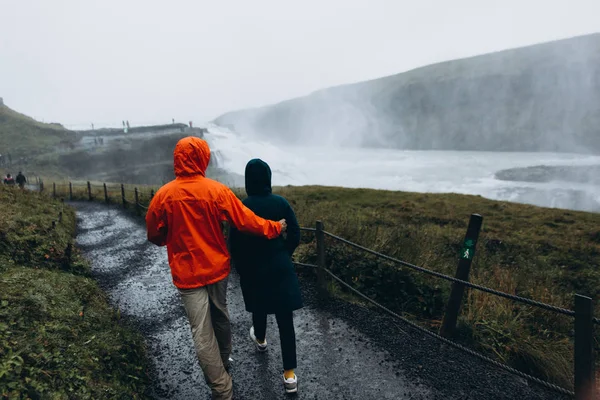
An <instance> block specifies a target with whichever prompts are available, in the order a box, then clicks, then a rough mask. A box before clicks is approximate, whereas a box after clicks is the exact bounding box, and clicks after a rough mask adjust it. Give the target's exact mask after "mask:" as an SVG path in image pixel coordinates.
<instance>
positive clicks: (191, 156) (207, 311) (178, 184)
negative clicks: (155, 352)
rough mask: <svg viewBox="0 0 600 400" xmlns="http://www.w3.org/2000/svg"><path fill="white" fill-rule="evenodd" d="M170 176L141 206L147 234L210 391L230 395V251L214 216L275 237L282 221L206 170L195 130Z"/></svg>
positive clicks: (179, 149) (178, 151)
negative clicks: (161, 251) (163, 263)
mask: <svg viewBox="0 0 600 400" xmlns="http://www.w3.org/2000/svg"><path fill="white" fill-rule="evenodd" d="M173 157H174V164H175V176H176V179H175V180H173V181H171V182H169V183H167V184H166V185H165V186H163V187H162V188H160V189H159V190H158V192H156V194H155V196H154V197H153V199H152V202H151V203H150V206H149V208H148V213H147V214H146V228H147V233H148V240H149V241H150V242H152V243H154V244H156V245H158V246H165V245H166V246H167V252H168V255H169V265H170V267H171V274H172V276H173V283H174V284H175V286H176V287H177V288H178V290H179V294H180V296H181V300H182V302H183V305H184V308H185V311H186V314H187V317H188V320H189V322H190V327H191V330H192V338H193V341H194V346H195V349H196V355H197V356H198V360H199V361H200V366H201V367H202V371H203V373H204V377H205V379H206V382H207V383H208V385H209V386H210V388H211V391H212V396H213V399H226V400H228V399H231V398H232V393H233V389H232V383H231V376H230V375H229V374H228V373H227V369H228V367H229V362H230V361H229V360H230V359H229V356H230V354H231V326H230V322H229V313H228V311H227V302H226V293H227V278H228V276H229V272H230V269H231V267H230V256H229V252H228V251H227V244H226V242H225V238H224V235H223V227H222V223H223V222H225V221H228V222H229V223H231V224H232V225H233V226H235V227H236V228H237V229H239V230H240V231H241V232H244V233H250V234H254V235H260V236H264V237H267V238H270V239H273V238H276V237H278V236H279V235H280V234H281V233H282V232H283V231H285V229H286V221H285V220H284V219H281V220H280V221H279V222H275V221H267V220H265V219H263V218H260V217H258V216H256V215H255V214H254V213H253V212H252V211H250V210H249V209H248V208H247V207H245V206H244V205H243V204H242V202H241V201H240V200H239V199H238V198H237V197H236V196H235V194H233V192H232V191H231V190H229V188H227V187H226V186H225V185H223V184H221V183H218V182H216V181H213V180H211V179H208V178H206V176H205V173H206V168H207V167H208V163H209V161H210V148H209V147H208V144H207V143H206V142H205V141H204V140H202V139H200V138H197V137H186V138H183V139H181V140H180V141H179V142H178V143H177V145H176V146H175V151H174V155H173Z"/></svg>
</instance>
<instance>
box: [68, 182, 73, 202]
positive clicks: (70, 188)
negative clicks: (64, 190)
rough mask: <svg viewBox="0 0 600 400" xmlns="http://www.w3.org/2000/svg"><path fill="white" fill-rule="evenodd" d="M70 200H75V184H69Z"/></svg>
mask: <svg viewBox="0 0 600 400" xmlns="http://www.w3.org/2000/svg"><path fill="white" fill-rule="evenodd" d="M69 200H73V184H72V183H71V182H69Z"/></svg>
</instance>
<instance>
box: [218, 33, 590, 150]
mask: <svg viewBox="0 0 600 400" xmlns="http://www.w3.org/2000/svg"><path fill="white" fill-rule="evenodd" d="M215 122H216V123H217V124H219V125H222V126H228V127H233V128H234V129H235V130H236V131H238V132H239V133H241V134H256V135H259V136H261V137H267V138H269V139H270V140H273V141H279V142H281V143H285V144H294V143H298V144H306V143H313V144H317V145H327V144H335V145H342V146H375V147H393V148H403V149H418V150H442V149H443V150H483V151H557V152H594V153H598V152H600V34H594V35H588V36H582V37H577V38H572V39H566V40H561V41H556V42H551V43H544V44H539V45H534V46H529V47H524V48H520V49H514V50H506V51H502V52H498V53H492V54H487V55H482V56H478V57H473V58H468V59H463V60H456V61H449V62H445V63H441V64H436V65H431V66H427V67H423V68H419V69H415V70H412V71H409V72H406V73H402V74H398V75H394V76H390V77H385V78H381V79H377V80H373V81H368V82H362V83H357V84H352V85H346V86H340V87H334V88H330V89H325V90H322V91H319V92H316V93H313V94H311V95H309V96H306V97H302V98H297V99H292V100H288V101H284V102H282V103H279V104H276V105H272V106H268V107H264V108H259V109H253V110H242V111H237V112H232V113H228V114H225V115H223V116H221V117H219V118H217V119H216V120H215Z"/></svg>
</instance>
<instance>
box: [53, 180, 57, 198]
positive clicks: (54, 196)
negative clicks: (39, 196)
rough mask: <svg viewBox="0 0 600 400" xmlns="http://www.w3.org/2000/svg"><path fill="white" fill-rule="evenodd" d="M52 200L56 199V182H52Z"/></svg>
mask: <svg viewBox="0 0 600 400" xmlns="http://www.w3.org/2000/svg"><path fill="white" fill-rule="evenodd" d="M52 198H53V199H55V198H56V182H52Z"/></svg>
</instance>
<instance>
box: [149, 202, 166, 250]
mask: <svg viewBox="0 0 600 400" xmlns="http://www.w3.org/2000/svg"><path fill="white" fill-rule="evenodd" d="M146 231H147V233H148V240H149V241H150V242H152V243H154V244H155V245H157V246H165V245H166V244H167V234H168V232H169V227H168V221H167V218H166V216H165V215H164V208H163V205H162V204H161V201H160V200H159V196H158V195H155V196H154V198H153V199H152V201H151V202H150V205H149V206H148V211H147V212H146Z"/></svg>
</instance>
